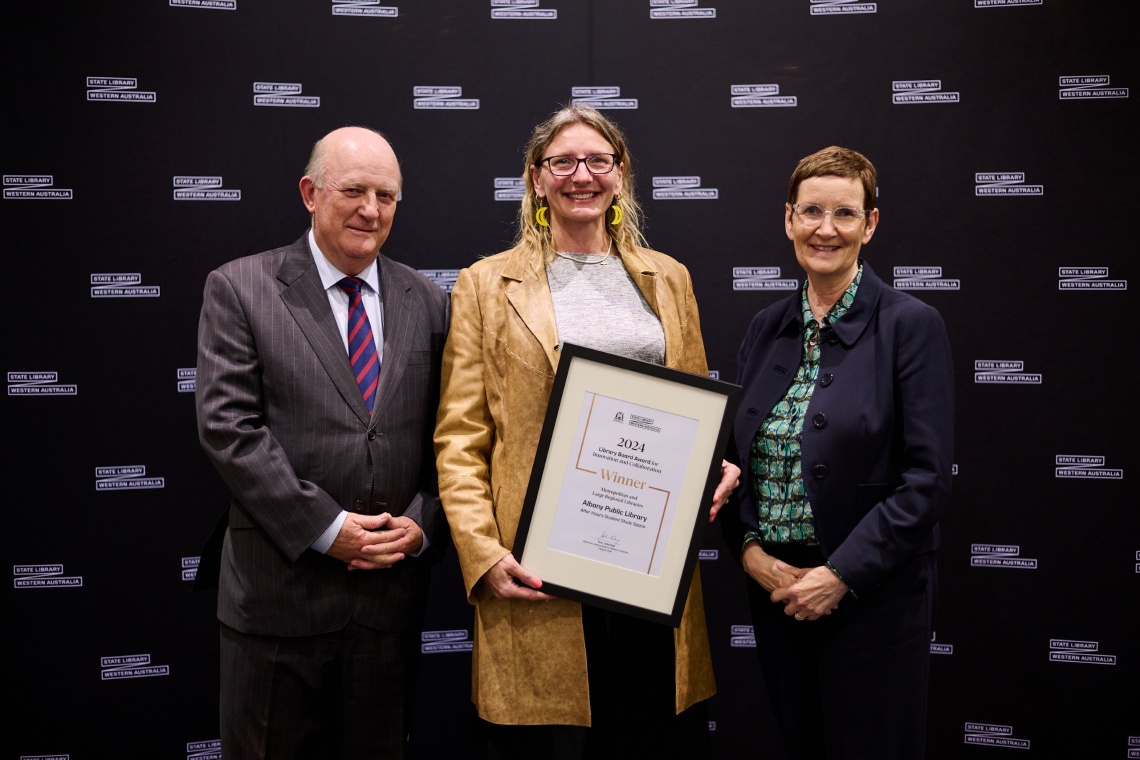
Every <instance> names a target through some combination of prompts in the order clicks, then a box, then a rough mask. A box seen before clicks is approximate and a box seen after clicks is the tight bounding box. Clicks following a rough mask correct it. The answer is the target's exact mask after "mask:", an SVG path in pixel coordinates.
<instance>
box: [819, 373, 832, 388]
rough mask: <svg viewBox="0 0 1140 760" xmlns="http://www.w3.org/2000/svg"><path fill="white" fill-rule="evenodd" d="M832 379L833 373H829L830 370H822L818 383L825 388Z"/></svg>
mask: <svg viewBox="0 0 1140 760" xmlns="http://www.w3.org/2000/svg"><path fill="white" fill-rule="evenodd" d="M834 379H835V375H833V374H831V373H830V372H824V373H823V376H822V377H820V378H819V384H820V385H822V386H823V387H824V388H826V387H827V386H829V385H831V381H832V380H834Z"/></svg>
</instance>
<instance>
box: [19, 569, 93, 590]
mask: <svg viewBox="0 0 1140 760" xmlns="http://www.w3.org/2000/svg"><path fill="white" fill-rule="evenodd" d="M12 576H13V578H12V587H13V588H79V587H81V586H82V585H83V576H82V575H64V574H63V565H62V564H58V565H13V566H12Z"/></svg>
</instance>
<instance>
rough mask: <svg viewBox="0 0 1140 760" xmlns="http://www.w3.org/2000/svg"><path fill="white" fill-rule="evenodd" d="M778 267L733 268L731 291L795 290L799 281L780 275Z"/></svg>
mask: <svg viewBox="0 0 1140 760" xmlns="http://www.w3.org/2000/svg"><path fill="white" fill-rule="evenodd" d="M780 271H781V270H780V267H733V268H732V289H733V290H795V289H796V288H798V287H799V286H800V281H799V280H795V279H791V280H789V279H787V278H785V277H782V276H781V275H780Z"/></svg>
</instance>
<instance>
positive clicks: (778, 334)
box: [725, 263, 954, 595]
mask: <svg viewBox="0 0 1140 760" xmlns="http://www.w3.org/2000/svg"><path fill="white" fill-rule="evenodd" d="M800 299H801V294H800V291H797V292H796V293H795V294H794V295H792V296H789V297H788V298H785V299H783V300H781V301H779V302H777V303H775V304H773V305H772V306H769V307H768V308H766V309H763V310H762V311H760V313H758V314H757V315H756V317H755V318H754V319H753V320H752V324H751V325H750V326H749V328H748V334H747V335H746V336H745V338H744V342H743V343H742V344H741V346H740V354H739V356H738V358H737V367H738V375H737V382H738V383H740V385H741V386H743V390H742V392H741V401H740V406H739V408H738V410H737V413H736V419H735V426H734V430H733V441H732V446H731V447H730V452H729V457H730V458H732V459H734V460H735V461H736V462H737V464H739V465H740V466H741V469H742V470H744V475H743V476H742V477H741V486H740V487H739V488H737V489H736V492H735V493H734V494H733V499H734V500H735V501H736V502H737V504H736V506H737V507H738V509H733V508H732V507H731V506H730V508H729V509H728V510H726V511H728V513H729V514H728V519H726V521H725V537H726V540H727V541H728V542H729V546H730V547H731V548H732V550H733V551H734V552H738V551H739V550H740V546H741V542H742V541H743V536H744V532H745V531H747V530H750V529H755V528H756V526H757V521H758V513H757V507H756V503H755V500H754V498H753V495H752V493H751V489H750V486H751V483H750V482H749V475H748V456H749V451H750V449H751V446H752V440H753V438H754V437H755V436H756V432H757V430H758V429H759V427H760V425H761V423H762V422H763V421H764V419H765V418H766V417H767V416H768V413H769V412H770V411H771V410H772V407H773V406H775V404H776V402H777V401H779V400H780V399H781V398H782V397H783V395H784V393H785V392H786V391H787V389H788V386H789V385H790V384H791V382H792V379H793V378H794V377H795V374H796V369H797V368H798V367H799V364H800V359H801V356H802V352H803V317H802V312H801V306H800ZM953 435H954V372H953V367H952V365H951V360H950V344H949V341H948V339H947V337H946V328H945V325H944V324H943V322H942V317H941V316H940V315H939V314H938V312H937V310H935V309H934V307H932V306H930V305H928V304H926V303H923V302H922V301H920V300H918V299H917V298H914V297H913V296H910V295H908V294H906V293H900V292H899V291H897V290H895V289H894V288H891V287H889V286H888V285H886V284H885V283H884V282H883V281H882V280H881V279H879V277H878V276H876V275H875V273H874V272H873V271H872V270H871V267H870V266H869V265H867V264H866V263H864V264H863V278H862V280H861V281H860V283H859V289H858V291H857V293H856V295H855V301H854V303H852V305H851V308H850V309H849V310H848V311H847V313H846V314H845V315H844V316H843V317H842V318H841V319H840V320H839V321H838V322H836V323H835V324H834V325H832V326H831V327H828V328H825V329H824V330H823V331H822V332H821V334H820V367H819V374H818V376H817V378H816V384H815V390H814V391H813V393H812V397H811V401H810V402H809V405H808V409H807V414H806V415H805V418H804V430H803V434H802V436H801V439H800V440H801V451H802V458H801V462H802V472H803V481H804V488H805V491H806V493H807V498H808V500H809V501H810V502H811V506H812V513H813V515H814V518H815V526H816V534H817V536H818V538H819V544H820V549H821V550H822V552H823V554H824V556H825V557H827V558H828V560H830V561H831V563H832V565H833V566H834V567H835V568H836V569H837V570H838V571H839V572H840V574H841V575H842V576H843V579H844V580H845V581H846V582H847V584H848V585H849V586H850V587H851V589H852V590H854V591H855V592H856V593H857V594H860V595H862V594H865V593H867V592H868V591H870V590H872V589H873V588H874V587H875V586H877V585H878V584H879V583H880V582H881V581H883V580H884V579H885V578H886V577H887V576H888V575H889V574H890V573H891V572H892V571H893V570H895V569H896V568H898V567H900V566H901V565H902V564H903V563H905V562H906V561H907V560H909V559H911V558H912V557H914V556H915V555H917V554H920V553H922V552H928V551H933V550H934V549H936V548H937V547H938V543H939V538H938V518H939V515H941V514H942V510H943V508H944V507H945V506H946V503H947V501H948V499H949V496H950V479H951V462H952V448H953Z"/></svg>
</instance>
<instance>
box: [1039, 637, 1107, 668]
mask: <svg viewBox="0 0 1140 760" xmlns="http://www.w3.org/2000/svg"><path fill="white" fill-rule="evenodd" d="M1049 662H1075V663H1079V664H1081V665H1115V664H1116V655H1114V654H1100V642H1097V641H1075V640H1073V639H1049Z"/></svg>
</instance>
